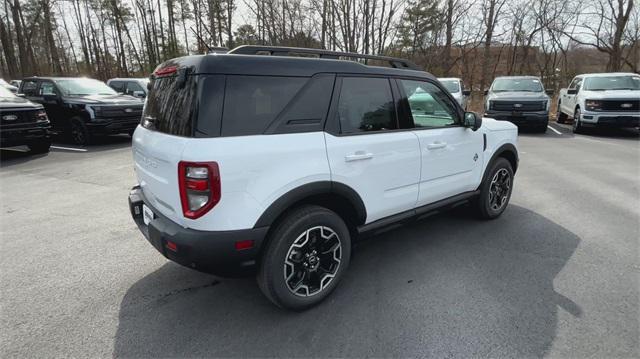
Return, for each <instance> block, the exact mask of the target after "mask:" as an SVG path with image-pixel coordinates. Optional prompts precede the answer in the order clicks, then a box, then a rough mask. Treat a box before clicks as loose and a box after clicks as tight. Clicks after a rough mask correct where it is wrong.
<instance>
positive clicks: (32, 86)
mask: <svg viewBox="0 0 640 359" xmlns="http://www.w3.org/2000/svg"><path fill="white" fill-rule="evenodd" d="M37 89H38V82H37V81H35V80H25V81H23V83H22V93H23V94H25V96H30V97H33V96H38V93H37Z"/></svg>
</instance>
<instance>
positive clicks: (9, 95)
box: [0, 86, 16, 98]
mask: <svg viewBox="0 0 640 359" xmlns="http://www.w3.org/2000/svg"><path fill="white" fill-rule="evenodd" d="M0 97H7V98H12V97H16V96H15V95H14V94H13V93H11V91H9V90H7V89H6V88H4V87H2V86H0Z"/></svg>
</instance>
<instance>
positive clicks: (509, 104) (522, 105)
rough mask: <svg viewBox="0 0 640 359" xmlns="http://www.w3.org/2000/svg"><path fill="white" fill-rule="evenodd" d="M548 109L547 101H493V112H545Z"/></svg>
mask: <svg viewBox="0 0 640 359" xmlns="http://www.w3.org/2000/svg"><path fill="white" fill-rule="evenodd" d="M546 109H547V104H546V103H545V101H511V100H497V101H496V100H493V101H491V110H495V111H522V112H526V111H544V110H546Z"/></svg>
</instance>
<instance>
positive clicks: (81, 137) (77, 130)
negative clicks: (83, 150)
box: [71, 118, 92, 146]
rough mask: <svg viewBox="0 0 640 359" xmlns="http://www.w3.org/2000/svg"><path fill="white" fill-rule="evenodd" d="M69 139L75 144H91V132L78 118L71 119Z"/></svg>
mask: <svg viewBox="0 0 640 359" xmlns="http://www.w3.org/2000/svg"><path fill="white" fill-rule="evenodd" d="M71 139H72V140H73V143H75V144H76V145H80V146H86V145H89V144H91V140H92V138H91V133H90V132H89V129H88V128H87V125H86V124H85V123H84V121H83V120H82V119H80V118H73V119H71Z"/></svg>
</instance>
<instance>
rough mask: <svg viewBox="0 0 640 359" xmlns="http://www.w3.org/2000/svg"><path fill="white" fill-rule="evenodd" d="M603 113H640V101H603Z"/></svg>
mask: <svg viewBox="0 0 640 359" xmlns="http://www.w3.org/2000/svg"><path fill="white" fill-rule="evenodd" d="M601 108H602V111H636V112H637V111H640V99H629V100H602V106H601Z"/></svg>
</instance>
